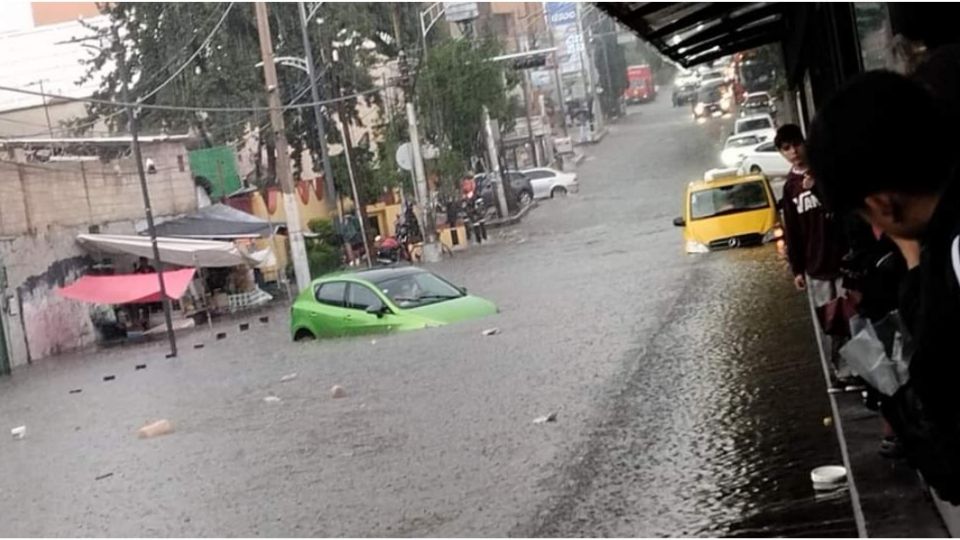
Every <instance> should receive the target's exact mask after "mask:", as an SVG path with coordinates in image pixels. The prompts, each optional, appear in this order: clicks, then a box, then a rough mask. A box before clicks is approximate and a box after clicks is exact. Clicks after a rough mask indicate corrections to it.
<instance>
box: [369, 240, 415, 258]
mask: <svg viewBox="0 0 960 540" xmlns="http://www.w3.org/2000/svg"><path fill="white" fill-rule="evenodd" d="M374 242H375V243H376V244H377V263H378V264H397V263H398V262H400V261H404V260H409V255H408V253H407V248H406V244H405V243H404V242H401V241H400V240H399V239H398V238H395V237H393V236H388V237H386V238H382V237H380V236H378V237H377V238H376V239H375V240H374Z"/></svg>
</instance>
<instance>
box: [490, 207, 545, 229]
mask: <svg viewBox="0 0 960 540" xmlns="http://www.w3.org/2000/svg"><path fill="white" fill-rule="evenodd" d="M537 206H538V204H537V202H536V201H534V202H533V203H532V204H530V205H529V206H525V207H523V208H522V209H521V210H520V211H519V212H517V214H516V215H514V216H510V217H508V218H504V219H497V220H494V221H490V222H488V223H487V228H488V229H498V228H500V227H506V226H507V225H515V224H517V223H520V221H521V220H523V217H524V216H526V215H527V213H529V212H530V210H532V209H534V208H536V207H537Z"/></svg>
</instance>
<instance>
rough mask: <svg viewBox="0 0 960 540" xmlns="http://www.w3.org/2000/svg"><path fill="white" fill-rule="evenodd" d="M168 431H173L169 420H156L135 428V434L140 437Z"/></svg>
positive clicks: (164, 433)
mask: <svg viewBox="0 0 960 540" xmlns="http://www.w3.org/2000/svg"><path fill="white" fill-rule="evenodd" d="M168 433H173V424H172V423H171V422H170V421H169V420H157V421H156V422H152V423H150V424H147V425H145V426H143V427H142V428H140V429H138V430H137V436H138V437H140V438H141V439H150V438H153V437H159V436H161V435H166V434H168Z"/></svg>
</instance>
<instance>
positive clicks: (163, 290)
mask: <svg viewBox="0 0 960 540" xmlns="http://www.w3.org/2000/svg"><path fill="white" fill-rule="evenodd" d="M111 31H112V32H113V44H114V45H113V46H114V49H115V50H116V54H117V69H118V70H119V72H120V80H121V84H120V96H121V98H120V99H122V100H123V102H124V103H126V104H127V105H126V109H127V121H128V123H129V126H130V140H131V143H130V145H131V147H132V149H133V159H134V161H136V162H137V176H139V177H140V192H141V193H142V194H143V210H144V213H145V214H146V216H147V231H148V232H149V234H150V246H151V247H152V248H153V265H154V267H155V268H156V269H157V281H158V282H159V283H160V299H161V301H162V303H163V320H164V322H165V323H166V325H167V338H168V339H169V340H170V353H169V354H168V355H167V358H174V357H176V356H177V338H176V336H174V335H173V318H172V317H171V315H170V298H169V297H168V296H167V286H166V284H165V283H164V282H163V262H162V261H161V260H160V247H159V246H158V245H157V229H156V226H155V225H154V222H153V207H152V206H151V205H150V191H149V189H148V188H147V175H146V174H145V173H144V171H143V155H142V154H141V152H140V139H139V137H138V135H137V113H136V111H135V110H134V109H133V105H132V104H131V102H130V89H129V76H130V74H129V73H127V50H126V47H124V45H123V42H122V41H120V32H119V31H118V30H117V27H116V25H113V26H112V28H111Z"/></svg>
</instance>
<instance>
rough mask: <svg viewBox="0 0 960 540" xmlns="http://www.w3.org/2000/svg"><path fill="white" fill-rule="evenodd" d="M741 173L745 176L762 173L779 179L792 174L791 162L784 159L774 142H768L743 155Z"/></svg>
mask: <svg viewBox="0 0 960 540" xmlns="http://www.w3.org/2000/svg"><path fill="white" fill-rule="evenodd" d="M740 171H741V173H743V174H746V173H760V174H764V175H766V176H767V177H769V178H777V177H780V176H786V175H787V173H788V172H790V162H789V161H787V160H786V159H784V157H783V156H782V155H781V154H780V151H779V150H777V147H776V146H774V144H773V141H767V142H764V143H760V144H758V145H757V146H755V147H753V148H751V149H749V150H748V151H747V152H745V153H744V154H743V160H742V161H740Z"/></svg>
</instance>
